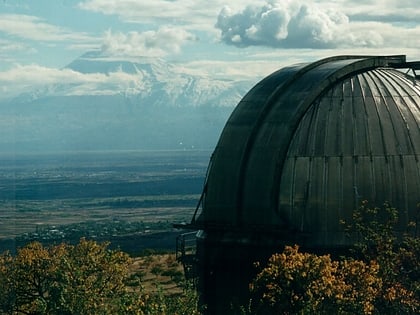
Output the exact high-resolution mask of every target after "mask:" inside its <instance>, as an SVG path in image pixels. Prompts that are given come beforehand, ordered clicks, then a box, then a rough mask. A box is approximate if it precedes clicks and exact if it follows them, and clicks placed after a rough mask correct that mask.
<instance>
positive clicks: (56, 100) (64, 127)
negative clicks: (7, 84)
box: [0, 52, 255, 152]
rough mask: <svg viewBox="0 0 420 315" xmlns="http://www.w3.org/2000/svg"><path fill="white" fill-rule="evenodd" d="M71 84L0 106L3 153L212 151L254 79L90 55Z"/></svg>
mask: <svg viewBox="0 0 420 315" xmlns="http://www.w3.org/2000/svg"><path fill="white" fill-rule="evenodd" d="M62 70H63V72H65V73H66V78H68V79H66V80H65V81H63V82H60V83H59V84H57V83H56V84H51V85H48V86H45V87H43V88H41V89H37V90H33V91H28V92H27V93H24V94H22V95H20V96H19V97H16V98H15V99H13V100H12V101H7V102H3V103H0V115H1V116H0V117H2V118H0V128H1V130H2V134H1V135H0V152H15V151H23V152H28V151H67V150H70V151H71V150H118V149H181V148H205V149H211V148H213V147H214V145H215V144H216V142H217V139H218V136H219V134H220V132H221V130H222V128H223V126H224V123H225V122H226V120H227V118H228V116H229V115H230V113H231V111H232V110H233V108H234V106H235V105H236V104H237V103H238V102H239V100H240V99H241V98H242V97H243V96H244V95H245V93H246V92H247V91H248V90H249V89H250V88H251V87H252V85H253V84H254V83H255V82H249V81H239V82H238V81H232V80H217V79H212V78H208V77H204V76H197V75H191V74H187V73H185V72H183V71H182V70H180V68H177V66H176V65H173V64H169V63H167V62H165V61H164V60H161V59H154V58H142V59H141V60H136V61H126V60H118V59H115V58H114V59H110V58H108V57H106V56H102V55H101V54H100V53H98V52H90V53H87V54H85V55H83V56H81V57H80V58H78V59H76V60H75V61H73V62H72V63H70V64H69V65H68V66H67V67H65V68H64V69H62Z"/></svg>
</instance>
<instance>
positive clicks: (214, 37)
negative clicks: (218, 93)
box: [0, 0, 420, 96]
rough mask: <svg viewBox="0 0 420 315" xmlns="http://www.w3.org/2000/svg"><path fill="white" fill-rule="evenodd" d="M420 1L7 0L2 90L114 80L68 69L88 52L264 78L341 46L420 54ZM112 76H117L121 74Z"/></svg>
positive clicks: (2, 11)
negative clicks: (163, 60) (277, 70)
mask: <svg viewBox="0 0 420 315" xmlns="http://www.w3.org/2000/svg"><path fill="white" fill-rule="evenodd" d="M418 4H419V2H418V0H313V1H310V0H309V1H303V0H302V1H300V0H296V1H295V0H290V1H287V0H271V1H270V0H264V1H258V0H229V1H222V0H148V1H144V0H84V1H82V0H0V92H2V94H3V96H12V95H14V94H17V93H19V92H20V91H21V90H22V89H27V88H31V87H39V86H42V85H44V84H53V83H61V82H76V83H80V82H86V83H87V84H88V83H89V82H90V81H95V80H96V81H98V80H109V79H110V78H109V77H103V76H99V75H94V74H80V73H75V72H74V71H69V70H68V69H64V67H65V66H66V65H67V64H68V63H70V62H71V61H72V60H74V59H76V58H77V57H79V56H80V55H82V54H83V53H85V52H88V51H92V50H96V51H101V52H102V55H103V57H104V58H118V59H129V60H140V59H141V58H145V57H161V58H163V59H165V60H168V61H170V62H173V63H175V64H176V65H177V67H178V69H180V71H185V72H188V73H194V74H199V75H203V76H209V77H226V78H254V77H255V78H257V77H259V78H260V77H262V76H265V75H268V74H269V73H271V72H272V71H274V70H276V69H278V68H280V67H282V66H284V65H288V64H292V63H296V62H301V61H314V60H317V59H319V58H323V57H328V56H331V55H338V54H382V55H384V54H406V55H407V57H408V59H409V60H420V24H419V23H420V6H419V5H418ZM118 79H119V77H118V76H117V77H113V78H112V80H118Z"/></svg>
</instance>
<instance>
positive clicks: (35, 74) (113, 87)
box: [0, 64, 144, 98]
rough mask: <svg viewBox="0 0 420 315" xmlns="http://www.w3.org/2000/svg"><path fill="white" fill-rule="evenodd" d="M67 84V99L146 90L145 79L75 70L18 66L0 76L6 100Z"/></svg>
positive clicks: (132, 75) (0, 84)
mask: <svg viewBox="0 0 420 315" xmlns="http://www.w3.org/2000/svg"><path fill="white" fill-rule="evenodd" d="M63 83H65V88H66V90H65V91H59V93H60V94H61V93H63V92H64V95H94V94H95V95H98V94H101V95H112V94H116V93H119V92H121V91H136V92H137V93H138V92H139V91H141V90H142V89H144V82H142V77H141V76H139V75H136V74H128V73H124V72H122V71H116V72H111V73H108V74H102V73H88V74H85V73H80V72H77V71H74V70H71V69H55V68H47V67H43V66H39V65H35V64H33V65H24V66H22V65H16V66H15V67H14V68H12V69H10V70H7V71H3V72H0V86H1V88H0V90H1V92H2V97H3V98H8V97H13V96H16V95H18V94H20V93H24V92H33V91H36V90H37V89H46V88H47V89H50V94H54V89H57V90H59V89H60V87H61V86H62V84H63Z"/></svg>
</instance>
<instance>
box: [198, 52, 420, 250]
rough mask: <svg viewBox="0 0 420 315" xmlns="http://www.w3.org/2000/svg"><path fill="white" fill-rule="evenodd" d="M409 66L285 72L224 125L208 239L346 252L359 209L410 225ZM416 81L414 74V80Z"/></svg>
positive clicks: (391, 63) (415, 158)
mask: <svg viewBox="0 0 420 315" xmlns="http://www.w3.org/2000/svg"><path fill="white" fill-rule="evenodd" d="M414 65H417V63H412V64H411V65H410V63H407V62H405V56H389V57H360V56H340V57H332V58H327V59H323V60H321V61H318V62H315V63H311V64H298V65H294V66H290V67H286V68H283V69H281V70H279V71H277V72H275V73H273V74H271V75H269V76H268V77H266V78H265V79H263V80H262V81H261V82H259V83H258V84H257V85H256V86H255V87H254V88H252V89H251V90H250V91H249V92H248V94H247V95H246V96H245V97H244V98H243V99H242V100H241V101H240V103H239V104H238V106H237V107H236V109H235V110H234V112H233V113H232V115H231V117H230V118H229V120H228V122H227V124H226V126H225V128H224V130H223V132H222V134H221V137H220V139H219V142H218V144H217V146H216V149H215V151H214V154H213V156H212V158H211V161H210V166H209V171H208V176H207V180H206V187H205V192H204V198H203V204H202V207H203V210H202V213H201V214H200V216H199V217H198V218H197V219H196V223H197V224H198V225H201V226H203V227H205V228H206V229H212V228H220V227H224V228H226V229H234V230H237V229H239V230H242V231H243V230H254V231H255V230H261V231H266V232H274V233H278V234H279V237H281V238H285V239H286V240H287V239H290V238H291V237H292V235H293V237H298V238H299V239H300V240H301V241H302V242H304V243H305V244H306V245H310V246H312V245H313V246H330V245H340V244H344V243H345V238H344V234H343V233H342V232H343V231H342V227H340V224H339V221H340V220H341V219H348V218H349V216H351V214H352V211H353V210H354V209H355V207H357V206H358V205H359V203H360V201H361V200H368V201H369V202H370V203H372V204H374V205H381V204H382V203H383V202H384V201H388V202H390V203H391V205H392V206H394V207H396V208H398V209H399V210H400V213H401V214H402V220H401V224H404V223H407V222H408V217H409V216H410V212H412V213H414V211H415V209H416V204H417V203H418V202H419V201H420V200H419V199H420V165H419V159H420V82H419V81H418V80H417V78H416V76H415V75H414V76H411V75H407V74H405V73H404V72H402V71H399V70H397V69H396V68H407V69H409V68H410V67H411V66H414ZM413 72H414V73H415V70H413Z"/></svg>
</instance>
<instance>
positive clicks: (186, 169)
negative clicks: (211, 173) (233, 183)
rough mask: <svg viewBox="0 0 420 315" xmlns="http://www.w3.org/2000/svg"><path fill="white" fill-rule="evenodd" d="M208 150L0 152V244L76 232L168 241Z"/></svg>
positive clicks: (187, 216)
mask: <svg viewBox="0 0 420 315" xmlns="http://www.w3.org/2000/svg"><path fill="white" fill-rule="evenodd" d="M210 153H211V152H209V151H159V152H137V151H136V152H134V151H128V152H94V153H87V152H78V153H75V152H72V153H60V154H38V155H30V154H27V155H3V156H0V250H5V249H12V250H13V248H16V247H17V246H20V245H22V244H24V243H26V242H28V241H30V240H40V241H43V242H45V243H48V242H57V241H60V240H63V241H75V240H78V239H80V237H90V238H96V239H98V240H101V241H102V240H108V241H111V244H112V245H113V246H118V247H120V248H121V249H123V250H128V251H129V252H136V251H137V252H138V251H142V250H144V249H147V248H158V249H159V248H160V249H165V248H168V247H173V246H174V245H175V236H176V234H179V233H181V232H180V231H177V230H175V229H173V228H172V224H173V223H180V222H188V221H189V220H191V217H192V214H193V212H194V210H195V207H196V205H197V203H198V200H199V197H200V193H201V190H202V187H203V183H204V176H205V171H206V168H207V164H208V162H209V157H210ZM172 242H173V243H172ZM168 249H170V248H168Z"/></svg>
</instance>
